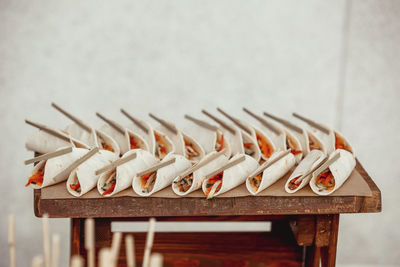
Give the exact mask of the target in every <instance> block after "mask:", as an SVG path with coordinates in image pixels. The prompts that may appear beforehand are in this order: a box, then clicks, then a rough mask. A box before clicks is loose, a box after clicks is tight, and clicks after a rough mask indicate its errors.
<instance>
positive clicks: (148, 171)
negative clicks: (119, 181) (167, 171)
mask: <svg viewBox="0 0 400 267" xmlns="http://www.w3.org/2000/svg"><path fill="white" fill-rule="evenodd" d="M175 160H176V158H172V159H170V160H167V161H164V162H160V163H157V164H155V165H153V166H152V167H150V168H148V169H146V170H144V171H141V172H139V173H138V174H137V176H138V177H140V176H143V175H145V174H146V173H151V172H154V171H156V170H158V169H161V168H163V167H165V166H168V165H171V164H172V163H174V162H175Z"/></svg>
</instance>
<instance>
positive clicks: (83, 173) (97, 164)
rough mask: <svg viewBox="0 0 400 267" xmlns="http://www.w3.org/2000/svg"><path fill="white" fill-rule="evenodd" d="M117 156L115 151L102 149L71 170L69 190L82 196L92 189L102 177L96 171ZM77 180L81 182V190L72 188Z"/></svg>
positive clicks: (75, 194)
mask: <svg viewBox="0 0 400 267" xmlns="http://www.w3.org/2000/svg"><path fill="white" fill-rule="evenodd" d="M117 158H118V156H117V155H116V154H115V153H112V152H110V151H108V150H100V151H99V152H98V153H96V154H95V155H93V156H92V157H91V158H89V159H88V160H86V161H85V162H83V163H82V164H81V165H79V166H78V167H77V168H76V169H75V170H73V171H72V172H71V174H70V175H69V177H68V180H67V183H66V186H67V190H68V192H69V193H70V194H71V195H73V196H75V197H80V196H82V195H84V194H86V193H87V192H89V191H90V190H92V189H93V188H94V187H95V186H96V185H97V180H98V179H99V177H100V175H96V174H95V171H96V170H98V169H101V168H103V167H105V166H107V165H109V164H110V163H111V162H113V161H114V160H116V159H117ZM77 182H79V184H80V192H77V191H76V190H73V189H71V185H76V184H77Z"/></svg>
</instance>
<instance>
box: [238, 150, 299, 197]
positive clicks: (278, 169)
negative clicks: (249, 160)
mask: <svg viewBox="0 0 400 267" xmlns="http://www.w3.org/2000/svg"><path fill="white" fill-rule="evenodd" d="M282 153H285V152H284V151H279V152H276V153H274V154H273V155H272V156H271V157H270V160H274V159H275V158H276V157H279V155H280V154H282ZM295 164H296V159H295V158H294V156H293V154H292V153H289V154H287V155H286V156H284V157H283V158H281V159H280V160H278V161H277V162H275V163H274V164H272V165H271V166H269V167H268V168H266V169H265V170H264V171H263V172H262V173H260V174H258V175H256V176H255V177H252V178H250V179H246V187H247V190H248V191H249V192H250V193H251V194H252V195H257V194H258V193H260V192H261V191H263V190H264V189H266V188H267V187H269V186H271V185H272V184H274V183H275V182H276V181H278V180H279V179H280V178H282V177H283V176H284V175H285V174H286V173H287V172H288V171H290V170H291V169H292V168H293V166H294V165H295ZM246 178H247V177H246Z"/></svg>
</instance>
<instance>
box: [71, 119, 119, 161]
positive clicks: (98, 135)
mask: <svg viewBox="0 0 400 267" xmlns="http://www.w3.org/2000/svg"><path fill="white" fill-rule="evenodd" d="M65 131H66V132H68V133H69V134H70V135H71V136H72V137H74V138H76V139H78V140H80V141H82V142H84V143H86V144H88V145H89V146H90V147H94V146H95V147H98V148H100V149H105V150H108V151H111V152H114V153H115V154H117V155H120V149H119V146H118V144H117V142H116V141H115V140H114V139H113V138H111V137H110V136H109V135H108V134H106V133H105V132H103V131H100V130H96V129H94V128H92V127H91V131H90V133H89V132H88V131H86V130H84V129H83V128H82V127H81V126H79V125H78V124H76V123H73V124H70V125H68V126H67V127H66V128H65Z"/></svg>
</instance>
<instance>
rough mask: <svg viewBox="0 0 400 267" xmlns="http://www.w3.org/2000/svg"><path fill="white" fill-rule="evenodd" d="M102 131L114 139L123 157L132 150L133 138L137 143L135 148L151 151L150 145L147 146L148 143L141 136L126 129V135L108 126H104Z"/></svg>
mask: <svg viewBox="0 0 400 267" xmlns="http://www.w3.org/2000/svg"><path fill="white" fill-rule="evenodd" d="M100 130H101V131H103V132H105V133H106V134H108V135H109V136H110V137H111V138H112V139H114V140H115V141H116V142H117V144H118V146H119V149H120V153H121V154H122V155H123V154H125V153H126V152H128V151H129V150H131V143H130V139H131V138H132V140H133V141H134V142H136V143H137V145H136V147H135V148H139V149H143V150H147V151H149V145H148V144H147V142H146V141H145V140H144V139H143V138H142V137H141V136H139V135H138V134H135V133H134V132H132V131H131V130H128V129H127V128H124V134H121V133H120V132H119V131H117V130H116V129H114V128H113V127H111V126H110V125H108V124H105V125H103V126H102V127H101V128H100Z"/></svg>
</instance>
